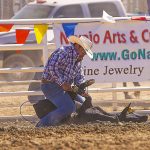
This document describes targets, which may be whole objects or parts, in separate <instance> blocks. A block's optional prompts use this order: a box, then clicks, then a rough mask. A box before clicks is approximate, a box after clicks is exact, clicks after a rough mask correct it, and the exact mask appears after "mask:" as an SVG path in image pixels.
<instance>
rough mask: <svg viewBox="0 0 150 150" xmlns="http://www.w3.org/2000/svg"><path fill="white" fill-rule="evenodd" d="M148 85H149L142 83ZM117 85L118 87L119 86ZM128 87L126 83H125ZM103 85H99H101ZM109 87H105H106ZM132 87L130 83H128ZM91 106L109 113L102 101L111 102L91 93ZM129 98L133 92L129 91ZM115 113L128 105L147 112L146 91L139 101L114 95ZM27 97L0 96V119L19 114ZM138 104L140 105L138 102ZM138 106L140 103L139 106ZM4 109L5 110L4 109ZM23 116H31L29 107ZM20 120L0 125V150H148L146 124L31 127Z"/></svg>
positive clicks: (15, 88) (107, 97)
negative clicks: (116, 107) (117, 103)
mask: <svg viewBox="0 0 150 150" xmlns="http://www.w3.org/2000/svg"><path fill="white" fill-rule="evenodd" d="M142 84H143V85H144V86H149V85H150V84H149V82H147V83H142ZM119 85H120V86H121V85H122V84H119ZM129 85H130V84H129ZM101 86H103V85H101ZM109 86H110V85H107V87H109ZM131 86H132V84H131ZM27 88H28V87H27V86H26V85H25V86H13V85H9V86H1V87H0V90H1V91H5V92H6V91H18V90H21V91H24V90H26V89H27ZM91 95H92V97H94V98H93V102H94V104H96V105H97V104H99V105H101V106H102V107H103V108H104V109H105V110H108V111H112V106H111V105H107V104H106V103H104V101H105V102H106V101H111V99H112V94H111V93H109V94H108V93H94V94H93V93H92V94H91ZM131 95H133V92H131ZM117 98H118V100H120V104H119V105H118V110H121V109H122V107H124V106H125V103H128V102H132V103H133V105H132V106H133V108H134V109H148V108H149V100H150V91H145V92H144V91H143V92H141V96H140V99H138V100H137V99H132V100H124V96H123V93H118V95H117ZM26 100H27V97H25V96H22V97H14V96H12V97H2V98H1V101H0V105H1V107H0V116H4V115H5V116H10V115H19V107H18V106H20V105H21V104H22V102H24V101H26ZM139 102H141V103H139ZM140 104H143V106H141V105H140ZM6 106H7V107H6ZM22 111H23V114H24V115H27V114H28V115H29V114H34V112H33V109H32V107H30V106H25V107H24V108H23V110H22ZM34 125H35V124H31V123H29V122H27V121H25V120H23V119H22V121H21V120H19V121H14V122H8V121H7V122H1V124H0V139H1V140H0V149H2V150H13V149H15V150H25V149H29V150H32V149H34V150H46V149H50V150H76V149H78V150H80V149H81V150H82V149H87V150H101V149H102V150H110V149H111V150H120V149H122V150H127V149H128V150H129V149H130V150H149V149H150V142H149V141H150V122H149V121H148V122H146V123H123V124H122V125H121V124H112V123H109V122H103V123H102V122H98V121H96V122H93V123H91V122H89V123H87V124H82V123H80V122H78V123H68V124H64V125H60V126H56V127H49V128H40V129H39V128H35V127H34Z"/></svg>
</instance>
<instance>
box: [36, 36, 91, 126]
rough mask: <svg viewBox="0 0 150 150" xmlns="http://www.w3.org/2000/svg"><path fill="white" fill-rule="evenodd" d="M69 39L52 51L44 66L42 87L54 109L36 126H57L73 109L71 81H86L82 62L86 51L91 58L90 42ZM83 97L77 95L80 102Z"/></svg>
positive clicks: (76, 38) (72, 82) (73, 38)
mask: <svg viewBox="0 0 150 150" xmlns="http://www.w3.org/2000/svg"><path fill="white" fill-rule="evenodd" d="M68 41H69V42H70V43H71V44H70V45H69V46H62V47H60V48H58V49H57V50H55V51H54V52H53V53H52V55H51V56H50V57H49V59H48V61H47V63H46V65H45V67H44V71H43V74H42V80H41V82H42V84H41V90H42V91H43V93H44V95H45V97H46V99H48V100H50V101H51V102H52V103H53V104H54V105H55V106H56V107H57V109H55V110H53V111H52V112H49V113H48V114H47V115H46V116H44V117H43V118H41V119H40V121H39V122H38V123H37V125H36V127H44V126H51V125H57V124H58V123H60V122H61V121H62V120H63V119H65V118H66V117H68V116H70V115H71V114H72V113H73V112H75V111H76V106H75V103H74V102H73V100H72V98H71V97H70V95H69V93H68V92H69V91H73V88H72V86H71V85H72V84H74V85H77V86H78V85H80V84H81V83H83V82H84V81H85V78H84V75H83V71H82V67H81V62H82V60H83V57H84V56H85V55H86V54H87V55H88V56H89V57H90V58H91V59H92V58H93V53H92V51H91V48H92V42H91V41H90V40H89V39H88V38H86V37H85V36H80V37H77V36H70V37H69V38H68ZM84 100H85V98H84V97H83V96H81V95H77V96H76V101H78V102H80V103H81V104H82V103H83V102H84Z"/></svg>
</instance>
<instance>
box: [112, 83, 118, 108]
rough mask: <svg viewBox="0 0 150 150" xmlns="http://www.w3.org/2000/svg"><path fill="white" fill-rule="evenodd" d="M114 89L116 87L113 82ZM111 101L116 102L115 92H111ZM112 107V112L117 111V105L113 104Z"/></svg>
mask: <svg viewBox="0 0 150 150" xmlns="http://www.w3.org/2000/svg"><path fill="white" fill-rule="evenodd" d="M116 87H117V83H115V82H113V83H112V88H116ZM112 100H113V101H117V92H112ZM112 107H113V111H116V110H117V103H115V102H113V103H112Z"/></svg>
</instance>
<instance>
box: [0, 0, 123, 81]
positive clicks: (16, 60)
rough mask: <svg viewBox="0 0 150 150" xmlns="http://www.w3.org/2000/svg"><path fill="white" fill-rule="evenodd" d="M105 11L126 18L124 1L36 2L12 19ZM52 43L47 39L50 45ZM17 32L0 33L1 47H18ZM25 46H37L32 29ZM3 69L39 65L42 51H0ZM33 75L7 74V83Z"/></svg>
mask: <svg viewBox="0 0 150 150" xmlns="http://www.w3.org/2000/svg"><path fill="white" fill-rule="evenodd" d="M103 10H105V11H106V12H107V13H108V14H109V15H111V16H113V17H125V16H126V11H125V8H124V6H123V4H122V2H121V0H75V1H69V2H66V1H65V0H36V1H34V2H31V3H29V4H27V5H26V6H24V7H23V8H22V9H21V10H20V11H19V12H18V13H17V14H16V15H15V16H13V17H12V19H39V18H92V17H94V18H96V17H102V13H103ZM50 41H52V39H50V36H48V42H50ZM15 43H16V38H15V31H10V32H7V33H2V34H0V44H15ZM26 43H36V38H35V35H34V32H33V30H32V31H31V32H30V34H29V36H28V38H27V40H26ZM0 56H1V57H0V59H1V62H3V63H0V64H1V66H0V67H4V68H14V67H32V66H40V65H41V64H42V62H41V56H42V51H40V50H39V51H21V50H19V51H7V52H0ZM33 75H34V74H33V73H14V74H11V75H10V74H6V75H5V78H6V79H7V80H27V79H31V78H32V77H33Z"/></svg>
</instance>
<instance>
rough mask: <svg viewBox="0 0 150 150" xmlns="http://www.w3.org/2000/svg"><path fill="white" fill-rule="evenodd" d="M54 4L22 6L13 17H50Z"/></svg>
mask: <svg viewBox="0 0 150 150" xmlns="http://www.w3.org/2000/svg"><path fill="white" fill-rule="evenodd" d="M53 9H54V6H47V5H35V4H34V5H26V6H25V7H24V8H22V9H21V10H20V11H19V12H18V13H17V14H16V15H15V16H14V17H13V19H38V18H48V16H49V14H50V13H51V12H52V10H53Z"/></svg>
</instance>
